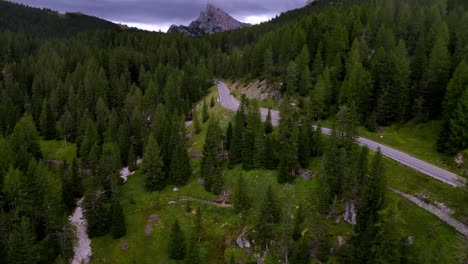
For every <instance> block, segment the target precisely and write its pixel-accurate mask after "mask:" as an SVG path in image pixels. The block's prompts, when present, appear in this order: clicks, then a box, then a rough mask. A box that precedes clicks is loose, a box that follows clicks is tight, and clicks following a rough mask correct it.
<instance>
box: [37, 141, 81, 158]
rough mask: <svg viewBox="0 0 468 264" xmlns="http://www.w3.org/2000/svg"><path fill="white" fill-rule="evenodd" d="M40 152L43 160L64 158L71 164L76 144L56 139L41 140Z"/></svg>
mask: <svg viewBox="0 0 468 264" xmlns="http://www.w3.org/2000/svg"><path fill="white" fill-rule="evenodd" d="M39 144H40V146H41V152H42V155H43V156H44V159H45V160H59V161H63V160H66V161H67V162H68V163H70V164H71V162H73V159H74V158H75V156H76V144H73V143H69V142H65V141H56V140H41V141H40V143H39Z"/></svg>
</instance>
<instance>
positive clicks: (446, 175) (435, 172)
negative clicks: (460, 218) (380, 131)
mask: <svg viewBox="0 0 468 264" xmlns="http://www.w3.org/2000/svg"><path fill="white" fill-rule="evenodd" d="M216 84H217V86H218V91H219V97H220V103H221V105H222V106H223V107H225V108H227V109H230V110H232V111H237V109H238V108H239V101H238V100H237V99H235V98H234V97H233V96H232V95H231V92H230V91H229V89H228V87H227V86H226V84H225V83H223V82H219V81H218V82H216ZM260 111H261V115H262V120H263V121H265V119H266V116H267V114H268V109H265V108H261V109H260ZM271 120H272V124H273V125H274V126H277V125H278V124H279V120H280V113H279V111H276V110H271ZM322 133H323V134H326V135H330V134H331V133H332V130H331V129H329V128H322ZM356 140H357V143H358V144H360V145H363V146H367V147H368V148H370V149H372V150H375V151H377V149H379V148H380V150H381V151H382V154H383V155H385V156H387V157H389V158H391V159H393V160H396V161H397V162H399V163H401V164H404V165H406V166H408V167H410V168H412V169H414V170H417V171H419V172H421V173H424V174H426V175H428V176H430V177H432V178H434V179H437V180H439V181H442V182H444V183H446V184H449V185H452V186H454V187H461V186H464V182H465V180H464V179H463V178H462V177H460V176H458V175H456V174H454V173H452V172H449V171H447V170H444V169H441V168H439V167H436V166H434V165H432V164H429V163H427V162H425V161H422V160H419V159H417V158H415V157H413V156H410V155H408V154H406V153H404V152H401V151H398V150H395V149H393V148H390V147H388V146H385V145H383V144H380V143H377V142H374V141H371V140H369V139H366V138H363V137H358V138H357V139H356Z"/></svg>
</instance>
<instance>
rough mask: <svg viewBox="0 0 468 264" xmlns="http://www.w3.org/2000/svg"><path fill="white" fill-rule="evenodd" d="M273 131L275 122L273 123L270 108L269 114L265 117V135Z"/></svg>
mask: <svg viewBox="0 0 468 264" xmlns="http://www.w3.org/2000/svg"><path fill="white" fill-rule="evenodd" d="M272 132H273V124H272V123H271V111H270V109H268V114H267V116H266V119H265V135H268V134H270V133H272Z"/></svg>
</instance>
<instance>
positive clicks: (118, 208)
mask: <svg viewBox="0 0 468 264" xmlns="http://www.w3.org/2000/svg"><path fill="white" fill-rule="evenodd" d="M111 211H112V217H111V228H110V231H111V234H112V237H113V238H114V239H118V238H121V237H123V236H125V234H126V233H127V228H126V226H125V216H124V212H123V209H122V205H121V204H120V201H119V200H118V198H114V201H113V202H112V208H111Z"/></svg>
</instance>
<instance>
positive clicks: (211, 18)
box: [167, 4, 251, 37]
mask: <svg viewBox="0 0 468 264" xmlns="http://www.w3.org/2000/svg"><path fill="white" fill-rule="evenodd" d="M248 26H251V25H250V24H247V23H242V22H239V21H237V20H236V19H235V18H233V17H232V16H230V15H229V14H227V13H226V12H224V11H223V10H222V9H220V8H217V7H215V6H214V5H212V4H208V5H207V6H206V9H205V10H204V11H202V12H201V13H200V16H199V17H198V19H197V20H195V21H193V22H192V23H190V25H189V26H183V25H180V26H177V25H172V26H171V27H170V28H169V30H168V31H167V33H183V34H186V35H189V36H193V37H200V36H202V35H204V34H211V33H216V32H223V31H229V30H234V29H238V28H243V27H248Z"/></svg>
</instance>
